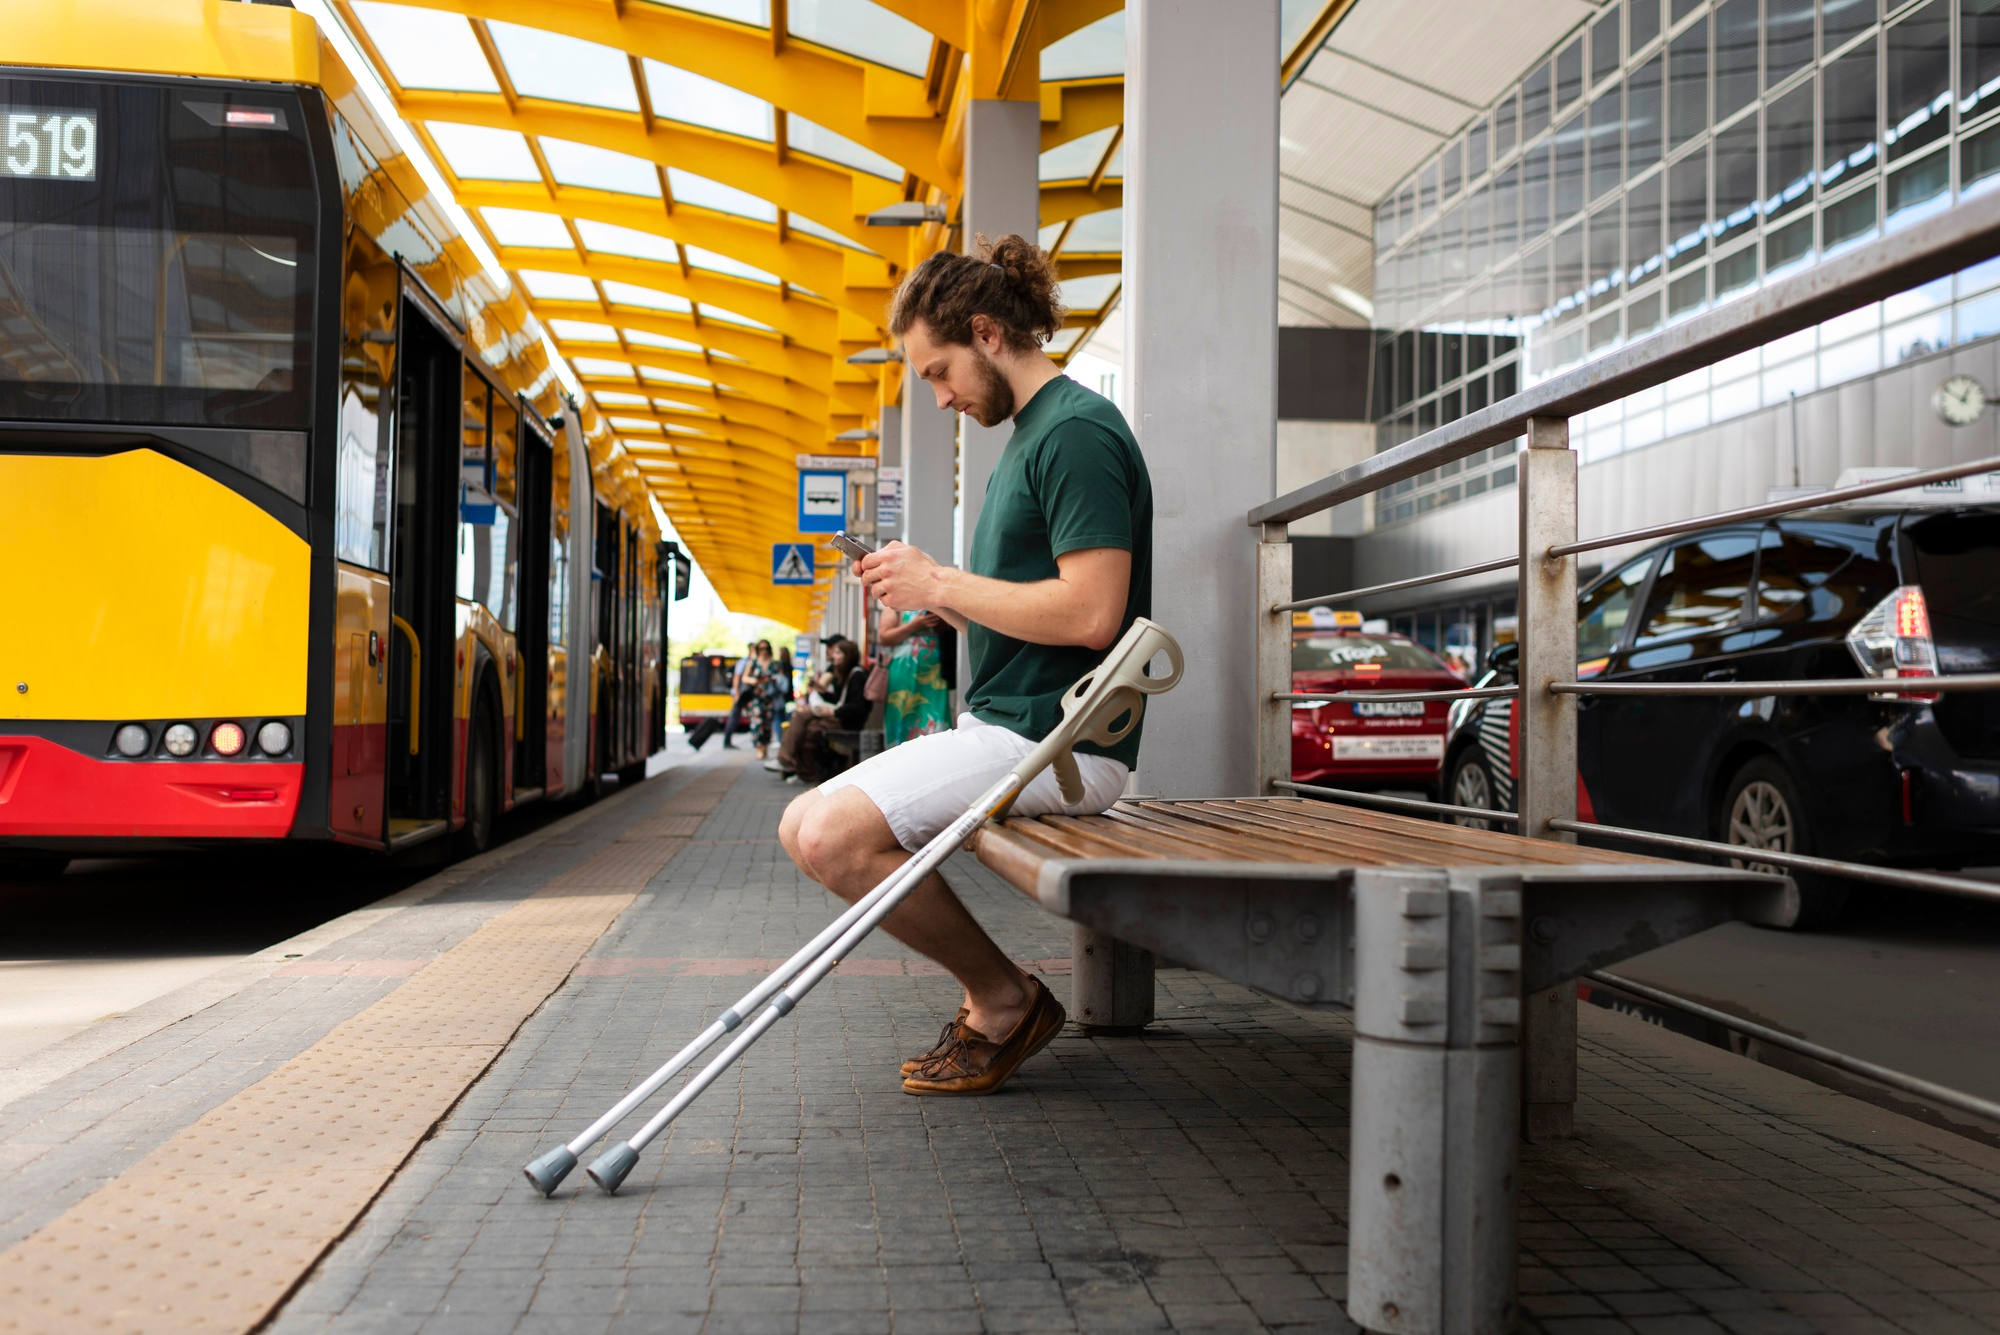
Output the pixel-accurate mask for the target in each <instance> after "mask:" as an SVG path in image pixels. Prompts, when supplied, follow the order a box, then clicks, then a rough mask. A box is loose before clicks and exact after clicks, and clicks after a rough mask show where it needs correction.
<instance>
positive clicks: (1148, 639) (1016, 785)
mask: <svg viewBox="0 0 2000 1335" xmlns="http://www.w3.org/2000/svg"><path fill="white" fill-rule="evenodd" d="M1162 653H1164V654H1165V655H1166V657H1167V661H1168V665H1169V666H1168V671H1167V673H1166V675H1164V676H1159V677H1148V676H1146V675H1145V669H1146V664H1147V663H1149V662H1150V661H1152V659H1153V658H1154V657H1155V656H1157V655H1160V654H1162ZM1181 671H1182V660H1181V651H1180V646H1179V645H1178V644H1176V643H1175V642H1174V639H1173V637H1172V636H1171V635H1169V634H1167V632H1166V631H1165V630H1163V629H1161V628H1160V627H1159V626H1158V625H1155V624H1154V623H1153V622H1151V621H1147V620H1144V619H1140V620H1138V621H1135V622H1134V623H1133V624H1132V627H1131V629H1129V630H1128V631H1126V633H1125V634H1124V636H1123V637H1122V638H1121V639H1120V640H1119V641H1118V643H1117V644H1116V645H1114V646H1113V647H1112V650H1111V652H1110V653H1109V654H1107V655H1106V656H1105V660H1104V662H1103V663H1102V664H1100V665H1099V666H1098V667H1097V668H1096V669H1094V670H1093V671H1092V672H1091V673H1090V674H1089V675H1088V676H1086V677H1084V678H1083V679H1082V680H1081V681H1079V682H1078V683H1077V684H1076V685H1075V686H1072V687H1071V688H1070V689H1069V690H1068V691H1067V692H1065V693H1064V696H1063V700H1062V721H1061V722H1060V723H1059V724H1057V726H1056V728H1055V730H1054V731H1053V732H1051V733H1050V734H1049V736H1048V737H1046V738H1045V739H1043V740H1042V741H1041V742H1040V743H1039V744H1037V745H1036V747H1035V748H1034V749H1033V750H1032V751H1030V752H1029V753H1028V754H1027V755H1026V756H1025V757H1023V758H1022V760H1021V762H1020V763H1019V764H1017V765H1016V766H1015V767H1014V768H1013V769H1012V770H1010V771H1009V772H1008V773H1007V774H1006V775H1004V776H1002V777H1001V779H1000V780H999V781H998V782H996V783H995V784H994V785H993V786H992V787H991V788H989V789H988V790H987V791H986V792H985V793H983V794H981V795H980V798H979V800H978V801H977V802H975V803H974V804H973V805H972V806H971V807H969V808H968V809H967V810H966V811H965V813H964V814H963V815H961V816H959V817H958V819H956V820H954V821H953V822H952V823H951V824H950V825H949V826H947V827H946V828H945V829H944V830H943V831H941V832H940V833H939V834H938V835H937V837H935V838H934V839H932V840H931V841H930V842H929V843H927V844H925V845H924V847H923V848H922V849H921V850H919V851H918V853H917V854H916V856H914V857H912V858H911V859H910V860H909V861H908V862H906V863H904V864H903V865H902V866H901V867H899V868H898V869H897V870H896V871H895V872H894V873H892V874H891V875H890V876H888V877H887V878H886V879H884V880H883V882H882V883H881V884H880V885H878V886H876V887H875V888H874V889H873V890H871V891H869V892H868V894H866V895H865V896H863V897H862V898H861V899H859V900H857V901H856V902H855V903H854V904H853V905H852V906H851V907H849V908H848V910H847V911H846V912H845V913H843V914H841V915H840V917H839V918H837V919H835V920H834V922H832V923H831V924H829V925H828V926H827V927H826V928H825V930H823V931H821V932H820V933H819V935H817V936H815V937H814V938H813V939H812V940H811V941H810V942H808V943H807V944H806V946H805V947H804V948H803V949H802V950H800V951H799V952H798V953H797V954H795V955H793V956H792V957H791V958H790V959H788V960H786V961H785V962H784V963H783V964H782V965H780V966H779V967H778V969H777V970H776V971H775V972H773V973H772V974H771V975H770V976H769V977H767V978H765V979H764V980H763V981H762V982H760V983H758V984H757V986H756V987H753V988H752V989H750V991H749V992H746V993H745V994H744V995H743V997H742V998H741V999H739V1000H738V1001H737V1002H736V1004H735V1005H733V1006H731V1007H730V1008H729V1009H728V1010H726V1011H724V1012H723V1013H722V1015H721V1016H719V1017H717V1019H716V1020H715V1021H713V1022H712V1023H711V1024H709V1026H708V1027H707V1028H706V1029H704V1030H703V1031H702V1032H701V1033H700V1034H699V1035H697V1036H696V1038H695V1039H694V1041H693V1042H691V1043H689V1044H688V1045H687V1046H686V1047H684V1048H682V1049H681V1050H680V1051H679V1052H678V1053H676V1054H675V1055H674V1057H673V1059H672V1060H671V1061H669V1062H668V1063H667V1064H666V1065H665V1066H662V1067H661V1068H660V1069H659V1070H658V1071H655V1072H654V1073H653V1074H652V1075H651V1076H649V1077H647V1078H646V1080H645V1081H644V1082H642V1083H641V1084H640V1085H639V1086H638V1087H637V1088H636V1089H634V1090H633V1091H632V1092H631V1093H630V1094H627V1095H626V1096H625V1097H624V1098H623V1099H620V1100H619V1101H618V1103H617V1104H616V1105H615V1106H614V1107H613V1108H612V1109H611V1110H610V1111H609V1112H607V1113H605V1114H604V1116H602V1117H600V1118H598V1119H597V1121H595V1122H593V1123H591V1125H590V1126H589V1127H587V1128H586V1129H585V1130H584V1131H583V1133H582V1134H581V1135H579V1136H578V1137H577V1138H576V1139H575V1140H572V1141H570V1142H569V1143H568V1144H566V1145H562V1146H559V1147H557V1148H556V1149H553V1150H550V1151H549V1152H548V1153H547V1154H544V1155H543V1156H542V1157H541V1158H539V1159H537V1160H535V1162H534V1163H532V1164H530V1165H528V1167H527V1168H526V1169H525V1170H524V1171H525V1172H526V1174H527V1176H528V1180H529V1181H531V1182H533V1183H534V1184H535V1185H536V1187H538V1188H540V1189H541V1190H542V1191H543V1192H545V1193H546V1192H552V1191H553V1190H554V1189H555V1186H556V1184H557V1183H559V1182H560V1181H562V1179H563V1177H564V1175H566V1174H567V1173H568V1172H569V1171H570V1169H571V1168H573V1167H574V1166H575V1164H576V1161H577V1155H579V1154H581V1153H582V1152H583V1151H584V1150H586V1149H588V1148H589V1147H590V1146H591V1145H592V1144H593V1143H595V1142H596V1140H597V1139H598V1138H599V1137H600V1136H602V1135H603V1134H604V1133H605V1132H606V1131H608V1130H609V1129H610V1128H611V1127H612V1126H613V1125H615V1124H616V1123H618V1122H619V1121H621V1120H623V1118H624V1117H625V1116H626V1115H627V1114H628V1113H630V1112H631V1111H632V1110H633V1109H634V1108H636V1107H637V1106H638V1105H639V1104H640V1103H642V1102H644V1101H645V1100H646V1099H647V1098H648V1097H650V1096H651V1095H652V1094H653V1093H654V1092H655V1091H656V1090H658V1089H659V1088H660V1087H661V1086H662V1085H664V1084H665V1083H666V1082H667V1081H668V1080H670V1079H672V1078H673V1077H674V1075H676V1074H677V1073H679V1072H680V1071H681V1070H683V1069H685V1068H686V1067H687V1066H688V1065H689V1064H690V1063H691V1062H693V1060H694V1059H695V1058H696V1057H697V1056H699V1055H700V1054H701V1053H702V1052H704V1051H705V1050H707V1048H708V1047H709V1046H710V1045H712V1044H713V1043H714V1042H715V1041H716V1040H717V1039H718V1038H720V1037H722V1036H723V1035H724V1034H726V1033H729V1032H731V1031H732V1030H734V1029H736V1028H737V1027H738V1026H739V1025H741V1024H742V1023H743V1021H744V1017H745V1016H746V1015H749V1014H750V1013H751V1012H753V1011H754V1010H755V1009H756V1008H757V1007H758V1006H760V1005H762V1004H763V1003H764V1002H766V1001H767V1000H769V1001H770V1002H771V1004H770V1005H769V1007H768V1008H766V1009H765V1010H764V1011H763V1013H761V1014H759V1015H757V1017H756V1018H755V1019H754V1020H752V1021H750V1024H749V1027H748V1028H746V1029H745V1030H744V1031H743V1033H742V1034H740V1035H738V1036H737V1038H736V1039H735V1041H733V1042H732V1043H730V1045H729V1046H728V1047H727V1048H725V1049H723V1051H722V1053H721V1055H720V1056H718V1057H717V1058H716V1059H715V1060H714V1061H713V1062H711V1063H710V1064H709V1065H708V1066H706V1067H704V1068H703V1069H702V1070H701V1072H700V1073H699V1074H697V1075H696V1076H695V1077H694V1078H693V1079H692V1080H690V1081H689V1082H688V1083H687V1084H686V1085H685V1086H684V1087H683V1088H682V1089H681V1090H680V1092H679V1093H677V1094H676V1095H675V1096H674V1097H673V1098H672V1099H671V1100H669V1101H668V1103H667V1105H666V1106H665V1107H664V1108H662V1109H661V1110H660V1112H659V1113H658V1114H657V1115H655V1116H654V1118H653V1119H652V1120H651V1121H649V1122H647V1123H646V1125H645V1126H644V1127H643V1128H641V1129H640V1131H639V1133H638V1134H637V1135H635V1136H633V1137H632V1139H631V1140H629V1141H627V1142H625V1143H624V1144H622V1145H618V1146H616V1147H614V1148H613V1149H611V1150H610V1151H609V1152H607V1153H605V1154H604V1155H602V1156H601V1157H599V1158H598V1159H597V1161H596V1162H594V1163H593V1164H591V1166H590V1177H591V1179H592V1180H593V1181H595V1182H596V1183H597V1184H598V1185H599V1186H600V1187H602V1188H603V1189H604V1190H605V1191H606V1192H612V1191H616V1190H617V1189H618V1185H619V1183H621V1182H623V1181H624V1180H625V1176H626V1174H628V1173H630V1172H631V1171H632V1166H633V1165H634V1164H635V1163H637V1162H638V1158H639V1152H640V1151H641V1150H643V1149H644V1148H645V1147H646V1145H647V1144H648V1143H650V1142H651V1141H652V1140H653V1139H654V1138H655V1137H657V1136H658V1135H659V1134H660V1132H662V1131H664V1130H665V1129H666V1128H667V1126H668V1125H669V1124H670V1123H671V1122H672V1121H673V1120H674V1119H675V1118H676V1117H678V1116H679V1115H680V1114H681V1112H682V1111H684V1110H685V1109H686V1108H687V1107H688V1105H689V1104H691V1103H693V1102H694V1100H695V1099H697V1098H699V1097H700V1096H701V1093H702V1091H703V1090H705V1089H707V1088H708V1087H709V1085H711V1084H713V1083H714V1082H715V1080H716V1079H717V1078H718V1077H720V1076H721V1075H722V1073H723V1072H724V1071H726V1070H727V1069H728V1068H729V1067H730V1066H731V1065H732V1064H733V1063H734V1062H735V1061H736V1059H737V1058H738V1057H740V1056H741V1055H742V1054H743V1053H744V1052H745V1051H747V1050H748V1049H749V1047H750V1045H751V1044H753V1043H755V1042H756V1041H757V1040H758V1039H759V1038H760V1037H762V1036H763V1035H764V1033H765V1032H766V1031H768V1030H769V1029H770V1028H771V1026H772V1025H774V1024H776V1023H777V1022H778V1021H779V1020H780V1019H782V1018H783V1017H784V1016H785V1015H787V1014H789V1013H790V1012H791V1010H792V1008H793V1007H794V1006H796V1005H797V1004H798V1003H799V1001H800V999H801V998H803V997H804V996H805V995H806V993H808V992H810V991H812V989H813V988H814V987H815V986H817V985H818V983H819V982H820V980H821V979H823V978H825V977H826V975H827V974H829V973H831V972H832V971H833V969H834V966H835V965H837V964H839V963H840V961H841V960H842V959H844V958H845V957H846V955H847V953H848V952H849V951H851V950H852V949H853V948H854V947H855V946H856V945H858V944H859V943H860V942H861V941H862V940H863V939H864V938H866V937H867V936H868V934H869V933H870V932H872V931H874V930H875V928H876V927H877V926H878V925H880V923H881V922H882V920H883V919H884V918H886V917H888V916H889V914H891V913H892V912H894V911H895V909H896V906H897V905H898V904H900V903H901V902H902V901H903V899H904V898H905V897H907V896H908V895H909V894H910V893H911V892H912V891H914V890H915V889H916V888H917V887H918V886H919V885H921V884H923V882H924V880H925V878H927V877H928V876H929V875H930V874H931V873H932V872H933V871H936V870H937V868H938V866H939V864H940V863H942V862H943V861H944V860H945V859H946V858H947V857H949V856H951V854H953V853H954V852H956V851H957V850H958V848H959V846H960V845H962V844H963V843H964V842H965V841H966V839H967V838H968V837H970V836H971V834H972V833H973V831H975V830H977V829H978V828H979V827H980V826H981V825H983V824H985V823H986V822H987V821H989V820H992V819H994V818H995V817H997V816H999V815H1001V814H1002V813H1004V812H1005V811H1006V810H1007V808H1008V807H1009V806H1011V805H1012V804H1013V801H1014V799H1015V798H1016V797H1017V796H1019V794H1020V793H1021V791H1022V790H1023V789H1024V788H1026V787H1027V786H1028V784H1029V783H1031V782H1033V780H1034V779H1035V777H1036V776H1037V775H1038V774H1040V773H1041V772H1042V770H1044V769H1045V768H1048V767H1049V766H1051V765H1053V766H1054V767H1055V771H1056V781H1057V784H1058V786H1059V787H1060V789H1061V791H1062V795H1063V800H1064V801H1065V802H1071V803H1074V802H1078V801H1081V800H1082V798H1083V779H1082V776H1081V774H1080V773H1079V772H1078V770H1077V766H1076V759H1075V757H1074V756H1073V755H1071V754H1070V749H1071V748H1072V747H1074V746H1075V745H1076V744H1077V743H1078V742H1081V741H1095V742H1097V743H1099V744H1100V745H1109V744H1111V743H1114V742H1116V741H1118V740H1119V739H1121V738H1123V737H1125V736H1126V735H1127V734H1129V733H1130V732H1131V731H1132V729H1133V728H1135V727H1137V726H1138V724H1139V718H1140V716H1141V715H1142V714H1143V713H1144V711H1145V698H1146V697H1147V696H1149V695H1157V694H1159V693H1160V692H1162V691H1166V690H1169V689H1171V688H1172V687H1173V686H1174V684H1175V683H1176V682H1178V681H1179V680H1180V678H1181ZM781 989H782V990H781ZM774 994H775V996H776V999H775V1000H771V999H772V997H773V995H774Z"/></svg>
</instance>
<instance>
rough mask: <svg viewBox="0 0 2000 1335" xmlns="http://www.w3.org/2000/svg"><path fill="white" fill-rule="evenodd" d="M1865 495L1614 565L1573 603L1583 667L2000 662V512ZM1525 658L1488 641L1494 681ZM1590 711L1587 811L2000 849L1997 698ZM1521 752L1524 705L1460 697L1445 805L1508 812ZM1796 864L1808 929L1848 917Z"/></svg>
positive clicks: (1755, 841)
mask: <svg viewBox="0 0 2000 1335" xmlns="http://www.w3.org/2000/svg"><path fill="white" fill-rule="evenodd" d="M1865 504H1866V503H1863V506H1865ZM1863 506H1857V507H1855V508H1852V509H1847V508H1842V509H1832V508H1829V509H1826V510H1819V511H1808V512H1805V513H1802V514H1799V515H1796V516H1793V517H1788V518H1785V519H1779V520H1773V521H1768V522H1763V523H1750V524H1742V525H1728V526H1722V527H1717V528H1713V529H1705V530H1702V531H1700V532H1697V533H1693V534H1687V535H1684V536H1681V537H1678V538H1676V539H1674V540H1672V541H1670V542H1667V543H1664V544H1662V545H1660V546H1658V547H1655V548H1653V549H1651V550H1650V551H1647V552H1644V553H1642V554H1641V555H1639V556H1636V557H1633V558H1632V559H1630V560H1628V561H1624V562H1622V563H1620V564H1619V565H1618V566H1616V567H1615V568H1614V569H1612V570H1610V571H1607V572H1606V573H1605V574H1603V575H1602V576H1600V577H1599V578H1597V579H1595V580H1593V581H1592V582H1591V583H1590V584H1589V586H1588V587H1587V588H1586V589H1585V590H1584V592H1583V595H1582V597H1581V598H1580V599H1579V603H1578V615H1577V657H1578V659H1579V660H1580V661H1579V662H1578V665H1577V676H1578V677H1579V678H1580V679H1591V678H1598V679H1602V680H1606V681H1653V682H1700V681H1785V680H1797V679H1809V678H1829V677H1864V676H1875V677H1909V676H1937V675H1946V676H1949V675H1952V674H1955V673H1973V672H1993V671H1996V670H2000V506H1970V505H1967V506H1946V507H1940V508H1930V507H1924V508H1916V507H1909V506H1902V507H1898V508H1888V507H1883V508H1863ZM1513 654H1514V646H1512V645H1503V646H1501V647H1500V648H1499V649H1497V650H1495V651H1494V653H1493V655H1492V656H1491V657H1490V658H1489V661H1488V671H1487V674H1486V676H1485V677H1484V678H1482V679H1481V680H1482V682H1483V683H1485V684H1491V683H1492V682H1494V681H1505V680H1507V679H1509V678H1511V675H1512V668H1513V663H1514V657H1513ZM1577 722H1578V728H1577V767H1578V770H1579V771H1580V773H1579V775H1578V794H1577V805H1578V816H1579V819H1581V820H1585V821H1595V822H1599V823H1602V824H1606V825H1622V826H1626V827H1629V828H1634V829H1644V830H1651V831H1658V832H1661V833H1666V834H1678V835H1688V836H1693V837H1696V838H1703V839H1714V840H1719V841H1721V842H1724V843H1730V844H1738V845H1742V846H1744V847H1746V848H1766V849H1773V850H1778V851H1789V852H1798V853H1806V854H1812V855H1815V856H1820V857H1829V858H1838V859H1844V860H1849V861H1856V862H1867V863H1875V864H1879V865H1890V866H1894V865H1903V866H1920V867H1965V866H1979V865H1992V864H1995V863H2000V696H1996V695H1994V694H1990V693H1986V692H1955V693H1940V694H1935V695H1907V696H1903V697H1900V698H1897V697H1889V696H1866V695H1843V696H1809V695H1808V696H1784V695H1767V696H1751V697H1747V698H1746V697H1713V696H1711V697H1663V696H1629V697H1628V696H1602V697H1598V696H1581V697H1579V698H1578V719H1577ZM1517 755H1518V741H1517V737H1516V730H1515V728H1514V726H1513V709H1512V704H1511V702H1510V701H1505V700H1501V701H1482V702H1471V701H1467V702H1461V703H1459V704H1457V705H1455V706H1454V708H1453V716H1452V728H1451V733H1450V737H1449V740H1448V741H1447V743H1446V751H1445V760H1444V782H1443V784H1442V788H1443V795H1444V800H1445V801H1446V802H1450V803H1453V804H1456V805H1459V806H1474V807H1491V808H1502V809H1504V808H1510V807H1511V806H1512V805H1513V790H1514V772H1515V760H1514V758H1515V757H1516V756H1517ZM1461 819H1462V820H1464V821H1465V822H1466V823H1474V822H1472V820H1471V818H1461ZM1745 861H1746V862H1748V863H1750V865H1756V863H1755V860H1754V859H1745ZM1794 879H1795V880H1796V881H1797V882H1798V885H1799V890H1800V901H1801V905H1800V914H1799V922H1798V924H1797V925H1799V926H1813V925H1822V924H1824V923H1826V922H1828V921H1830V920H1831V919H1832V918H1833V917H1835V916H1836V915H1837V914H1838V912H1839V910H1840V907H1841V904H1842V902H1843V901H1844V899H1845V898H1846V894H1847V884H1848V883H1847V882H1844V881H1833V880H1828V879H1826V878H1820V877H1809V876H1798V877H1795V878H1794Z"/></svg>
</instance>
